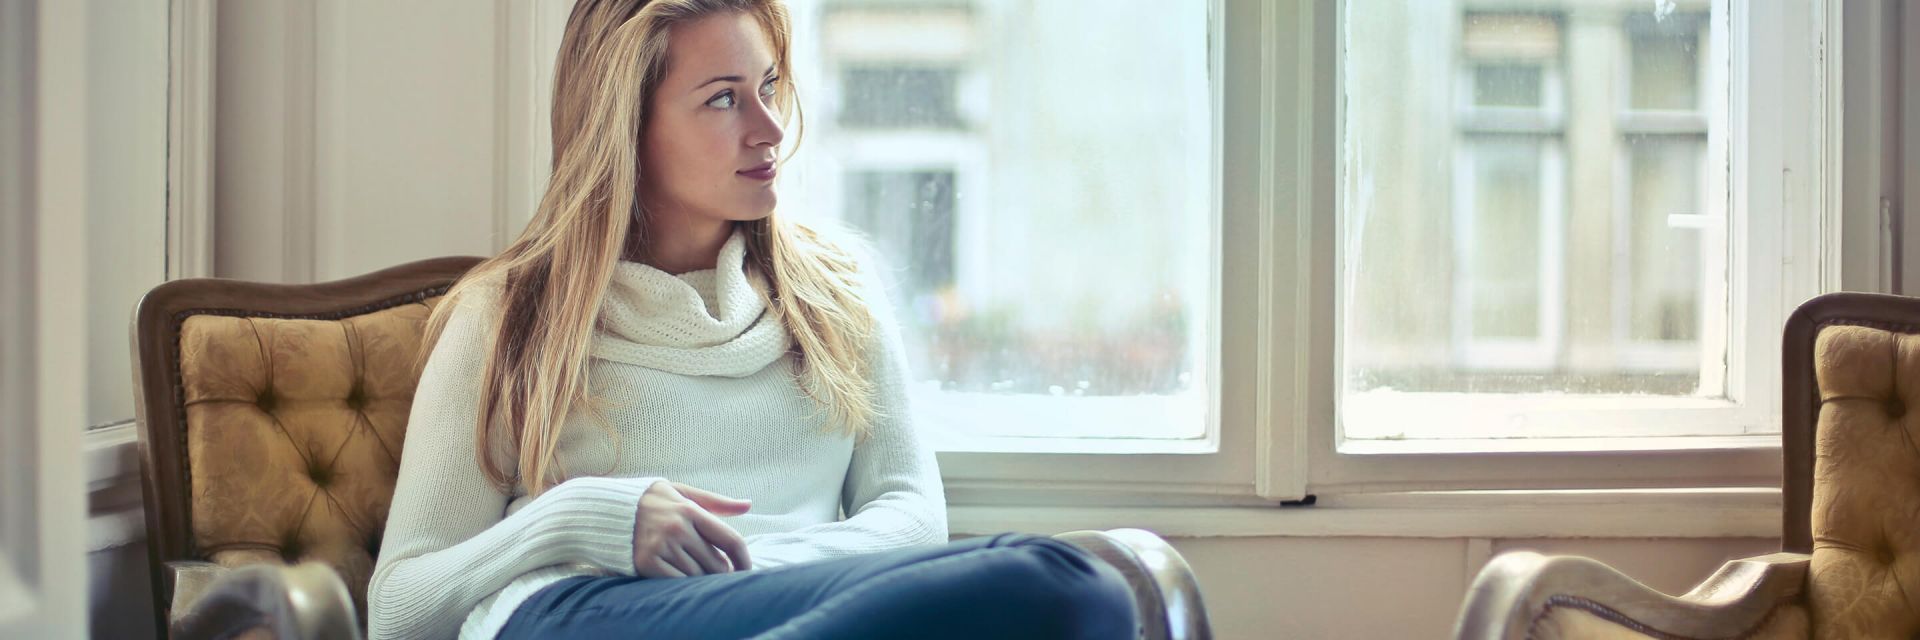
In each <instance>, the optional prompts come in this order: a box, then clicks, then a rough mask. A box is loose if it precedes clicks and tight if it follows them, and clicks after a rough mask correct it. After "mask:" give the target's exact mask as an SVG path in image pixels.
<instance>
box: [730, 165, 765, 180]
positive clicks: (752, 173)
mask: <svg viewBox="0 0 1920 640" xmlns="http://www.w3.org/2000/svg"><path fill="white" fill-rule="evenodd" d="M734 173H737V174H739V175H742V176H745V177H746V178H747V179H750V180H772V179H773V174H774V168H773V163H771V162H768V163H766V164H762V165H759V166H756V167H753V168H751V169H742V170H740V171H735V172H734Z"/></svg>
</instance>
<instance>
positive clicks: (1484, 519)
mask: <svg viewBox="0 0 1920 640" xmlns="http://www.w3.org/2000/svg"><path fill="white" fill-rule="evenodd" d="M1780 505H1781V500H1780V491H1779V490H1778V489H1763V488H1721V489H1620V490H1592V491H1578V490H1573V491H1565V490H1563V491H1450V492H1407V493H1386V494H1353V495H1345V496H1332V497H1322V498H1319V499H1318V501H1317V502H1316V503H1315V504H1314V505H1313V506H1305V507H1277V506H1259V507H1168V506H1153V507H1063V506H1019V507H1011V506H994V505H983V504H965V505H955V506H952V507H950V508H949V509H948V520H949V527H948V528H949V529H950V530H952V532H953V533H954V534H958V535H981V534H990V533H998V532H1002V531H1026V532H1032V533H1042V534H1055V533H1060V532H1064V531H1073V530H1078V529H1112V528H1119V527H1134V528H1140V529H1146V530H1149V531H1153V532H1155V533H1158V534H1160V535H1162V536H1166V537H1331V538H1339V537H1372V538H1382V537H1384V538H1508V539H1512V538H1775V537H1779V535H1780V526H1781V524H1780V508H1781V507H1780Z"/></svg>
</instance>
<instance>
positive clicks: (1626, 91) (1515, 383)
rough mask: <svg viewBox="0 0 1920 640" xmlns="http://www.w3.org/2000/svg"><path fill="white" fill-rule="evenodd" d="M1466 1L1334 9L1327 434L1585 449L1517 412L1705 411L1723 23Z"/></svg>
mask: <svg viewBox="0 0 1920 640" xmlns="http://www.w3.org/2000/svg"><path fill="white" fill-rule="evenodd" d="M1481 5H1484V3H1468V2H1464V1H1460V0H1454V1H1447V0H1432V1H1429V0H1383V1H1380V2H1366V3H1346V4H1345V5H1344V7H1345V10H1344V15H1343V20H1344V27H1343V33H1344V34H1345V39H1344V48H1343V54H1344V55H1343V57H1342V68H1341V70H1340V72H1341V82H1340V85H1341V88H1342V91H1343V93H1344V95H1342V96H1341V97H1340V100H1339V104H1340V105H1341V109H1342V112H1341V136H1342V140H1341V143H1340V145H1339V154H1340V158H1339V162H1340V164H1339V171H1340V184H1341V185H1342V186H1341V193H1340V210H1339V216H1340V234H1341V237H1342V244H1341V247H1340V253H1341V263H1342V266H1341V268H1342V270H1343V273H1344V277H1342V278H1341V279H1340V287H1341V291H1340V304H1341V320H1342V325H1341V340H1342V344H1341V349H1340V353H1341V356H1342V360H1341V364H1340V366H1341V368H1342V376H1343V380H1344V383H1343V391H1342V394H1343V399H1342V403H1341V406H1342V411H1343V414H1342V425H1343V429H1344V433H1345V434H1346V437H1348V438H1391V437H1468V436H1456V435H1444V436H1441V435H1427V434H1424V433H1422V432H1421V431H1420V430H1421V429H1423V428H1427V427H1426V426H1425V425H1428V424H1432V425H1436V426H1434V427H1432V433H1435V434H1440V433H1446V434H1458V433H1466V432H1473V433H1475V434H1477V435H1474V436H1471V437H1511V436H1523V437H1540V436H1581V435H1592V433H1590V432H1583V431H1581V429H1582V428H1583V426H1582V425H1580V424H1574V423H1572V422H1570V421H1557V422H1551V423H1550V422H1548V421H1545V420H1542V421H1538V422H1531V423H1530V422H1529V420H1528V419H1526V416H1527V415H1530V414H1532V413H1537V412H1538V411H1541V410H1545V409H1551V408H1554V407H1556V406H1559V407H1561V408H1568V407H1579V408H1580V409H1579V410H1581V411H1587V412H1591V411H1593V410H1596V409H1602V408H1605V407H1608V406H1624V404H1623V403H1619V402H1612V401H1605V400H1606V399H1609V398H1614V399H1621V400H1631V399H1659V398H1662V397H1665V398H1670V399H1691V400H1704V399H1714V398H1724V397H1725V395H1726V389H1725V386H1724V384H1723V383H1722V382H1721V381H1723V380H1725V379H1726V372H1725V366H1726V364H1725V358H1724V357H1722V356H1720V355H1719V354H1724V353H1725V339H1726V335H1727V331H1726V330H1725V327H1715V326H1709V322H1708V319H1711V318H1729V317H1732V316H1730V315H1729V313H1728V311H1729V309H1728V308H1727V306H1726V305H1727V304H1728V303H1727V300H1726V299H1725V294H1724V292H1725V291H1727V290H1728V287H1727V286H1726V278H1727V269H1726V265H1727V259H1726V256H1727V253H1728V252H1727V247H1726V244H1725V239H1724V238H1725V237H1726V236H1725V234H1724V233H1723V232H1722V231H1724V223H1723V214H1722V213H1721V212H1722V211H1723V210H1724V206H1725V195H1724V193H1715V192H1714V188H1711V185H1724V184H1725V174H1726V171H1727V166H1726V163H1725V162H1724V159H1720V160H1717V161H1715V160H1712V159H1710V158H1709V157H1708V153H1707V150H1708V144H1707V141H1708V140H1709V138H1710V137H1713V136H1719V135H1722V134H1723V133H1724V129H1725V124H1726V123H1725V121H1724V117H1722V116H1720V115H1717V114H1716V113H1711V112H1709V111H1708V110H1707V108H1706V107H1707V105H1712V104H1718V103H1723V102H1725V101H1724V100H1710V99H1708V98H1707V97H1706V92H1707V91H1709V90H1710V87H1712V86H1720V85H1714V84H1713V83H1711V82H1709V81H1708V79H1709V78H1712V77H1715V76H1716V74H1721V73H1724V71H1720V70H1716V69H1724V67H1725V65H1726V60H1725V58H1724V56H1723V55H1722V56H1719V57H1716V54H1715V52H1712V51H1709V50H1708V49H1707V47H1706V46H1705V43H1707V42H1708V41H1709V38H1708V29H1709V27H1710V26H1712V25H1713V24H1715V21H1718V20H1722V19H1723V16H1720V15H1717V14H1709V13H1707V12H1706V9H1707V8H1708V6H1707V5H1706V4H1704V3H1700V4H1691V5H1685V4H1683V5H1682V6H1680V7H1677V8H1675V7H1666V6H1660V7H1651V8H1656V9H1659V12H1658V13H1654V12H1649V11H1647V10H1648V9H1649V8H1650V7H1647V6H1643V5H1641V4H1636V3H1617V4H1615V3H1603V4H1599V5H1595V4H1592V3H1582V2H1574V1H1573V0H1564V1H1562V2H1554V1H1552V0H1549V1H1545V2H1530V3H1526V5H1525V6H1526V10H1525V11H1524V12H1501V11H1489V10H1485V9H1480V8H1472V9H1470V8H1469V6H1473V7H1479V6H1481ZM1689 7H1691V9H1692V10H1691V12H1690V11H1689V10H1688V8H1689ZM1722 190H1724V189H1722ZM1582 396H1585V397H1588V398H1590V399H1582V398H1581V397H1582ZM1596 401H1601V402H1598V403H1597V404H1596V403H1595V402H1596ZM1636 401H1637V400H1636ZM1569 410H1571V409H1569ZM1449 420H1456V421H1460V422H1473V423H1474V424H1473V425H1472V427H1471V428H1465V429H1455V428H1453V427H1455V426H1458V425H1457V424H1441V423H1445V422H1447V421H1449ZM1410 425H1411V426H1410Z"/></svg>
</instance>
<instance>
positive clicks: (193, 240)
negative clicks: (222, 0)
mask: <svg viewBox="0 0 1920 640" xmlns="http://www.w3.org/2000/svg"><path fill="white" fill-rule="evenodd" d="M169 11H170V13H171V15H170V16H169V17H168V21H169V37H168V43H167V47H168V53H169V56H170V58H171V60H170V61H169V64H168V70H167V79H168V85H169V88H168V91H167V274H166V277H167V279H169V280H173V279H177V278H204V277H211V276H213V275H214V264H213V257H214V235H213V201H214V191H213V180H214V175H215V174H214V171H215V165H214V150H215V140H214V122H215V116H216V110H215V109H216V98H217V94H216V93H215V91H214V89H215V75H214V74H215V73H216V70H217V66H216V63H217V61H218V60H219V58H218V48H217V46H216V43H217V42H218V37H217V36H218V33H219V31H218V12H217V11H215V7H214V0H173V2H172V4H171V5H170V9H169Z"/></svg>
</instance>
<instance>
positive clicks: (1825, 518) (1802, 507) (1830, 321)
mask: <svg viewBox="0 0 1920 640" xmlns="http://www.w3.org/2000/svg"><path fill="white" fill-rule="evenodd" d="M1783 347H1784V351H1783V354H1782V355H1783V366H1784V369H1783V374H1784V379H1783V383H1784V392H1785V395H1784V397H1783V405H1782V411H1783V413H1784V420H1785V421H1784V424H1783V427H1782V428H1783V430H1784V434H1783V436H1784V439H1783V440H1782V453H1783V456H1784V462H1785V467H1784V484H1785V492H1784V494H1783V498H1784V503H1785V504H1784V512H1783V516H1782V517H1783V521H1782V530H1781V536H1782V537H1781V548H1782V550H1783V551H1791V552H1796V553H1807V554H1811V555H1812V560H1811V562H1810V565H1811V566H1810V568H1811V571H1810V573H1809V577H1808V580H1809V582H1810V584H1808V588H1807V590H1806V593H1807V596H1808V600H1807V605H1808V607H1809V610H1810V614H1811V617H1812V620H1813V625H1814V635H1815V637H1821V636H1825V637H1849V638H1853V637H1858V638H1893V637H1901V638H1904V637H1909V636H1911V635H1913V634H1914V633H1915V632H1916V631H1920V610H1916V609H1915V608H1914V603H1913V601H1912V600H1910V599H1909V597H1908V594H1907V593H1906V592H1905V591H1904V589H1903V586H1902V585H1912V584H1920V563H1915V562H1913V560H1915V558H1913V557H1909V556H1913V555H1915V554H1916V553H1920V412H1917V411H1915V410H1916V409H1920V298H1906V297H1899V296H1889V295H1879V294H1867V293H1837V294H1830V295H1825V296H1820V297H1818V298H1815V299H1813V300H1811V301H1808V302H1807V303H1806V304H1804V305H1801V307H1800V308H1799V310H1797V311H1795V312H1794V314H1793V316H1792V317H1791V318H1790V319H1789V320H1788V321H1787V330H1786V336H1785V342H1784V344H1783Z"/></svg>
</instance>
